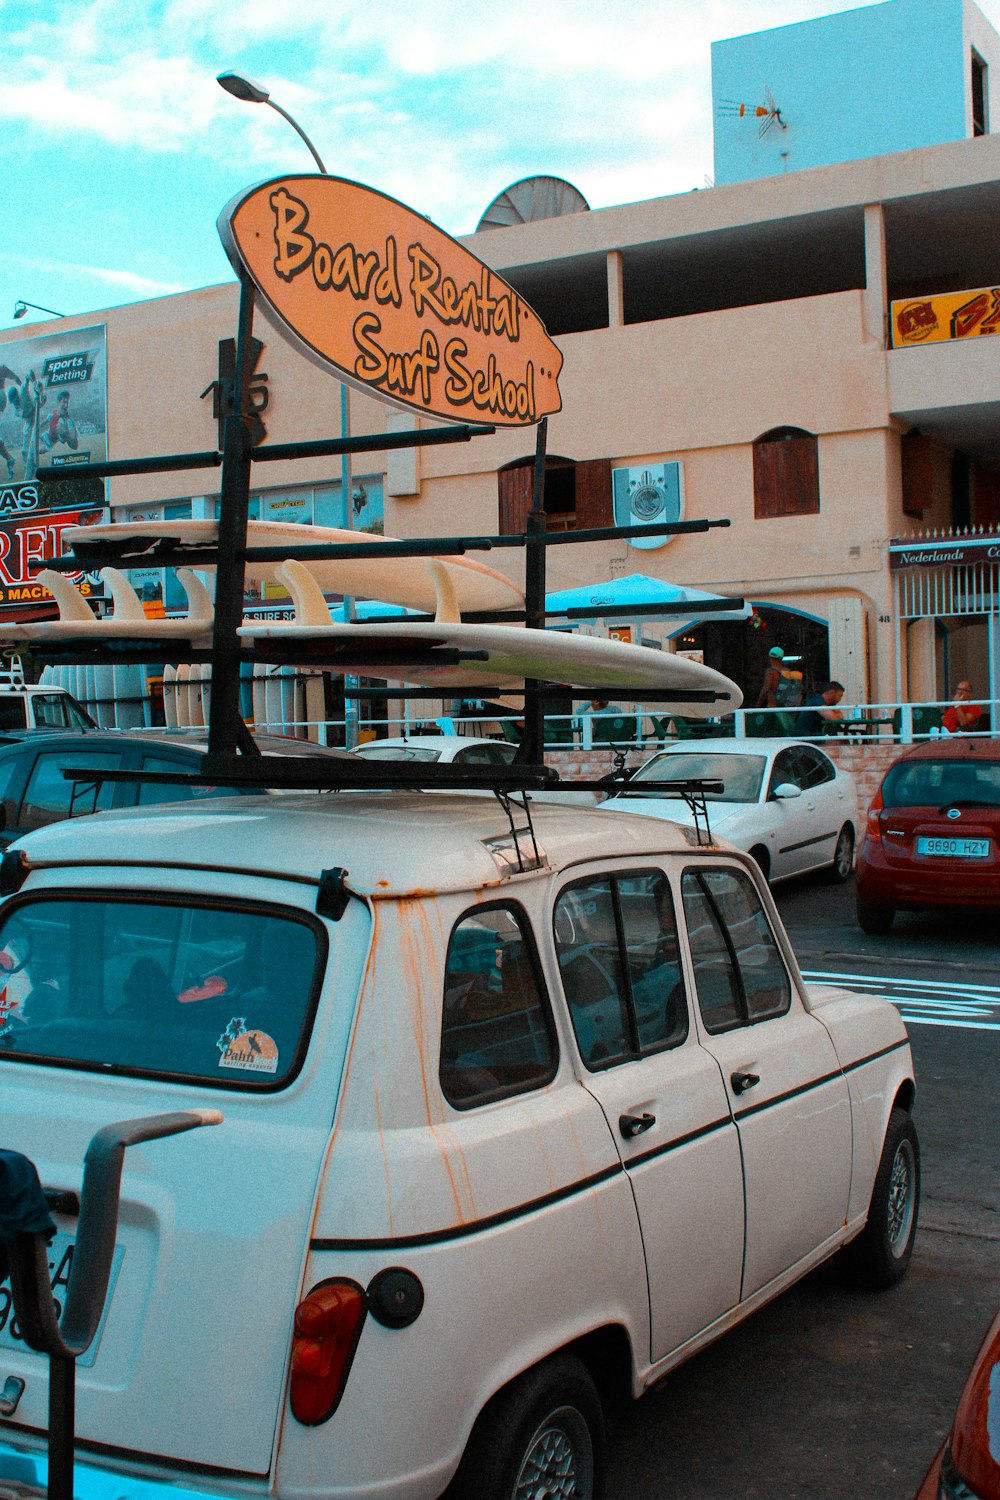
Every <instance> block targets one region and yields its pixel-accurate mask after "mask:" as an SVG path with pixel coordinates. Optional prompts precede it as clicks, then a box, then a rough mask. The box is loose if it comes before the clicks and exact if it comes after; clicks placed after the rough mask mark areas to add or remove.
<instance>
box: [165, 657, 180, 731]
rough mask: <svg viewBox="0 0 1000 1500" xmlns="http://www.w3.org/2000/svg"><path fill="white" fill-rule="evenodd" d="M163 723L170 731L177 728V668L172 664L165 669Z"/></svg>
mask: <svg viewBox="0 0 1000 1500" xmlns="http://www.w3.org/2000/svg"><path fill="white" fill-rule="evenodd" d="M163 722H164V724H165V725H166V727H167V728H168V729H176V728H177V668H176V667H175V666H174V665H173V663H172V662H167V664H166V665H165V666H164V668H163Z"/></svg>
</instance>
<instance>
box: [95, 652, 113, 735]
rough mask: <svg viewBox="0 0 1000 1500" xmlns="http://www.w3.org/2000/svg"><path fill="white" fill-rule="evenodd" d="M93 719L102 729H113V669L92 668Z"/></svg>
mask: <svg viewBox="0 0 1000 1500" xmlns="http://www.w3.org/2000/svg"><path fill="white" fill-rule="evenodd" d="M94 710H95V711H94V718H95V719H96V720H97V722H98V724H100V726H101V728H102V729H113V728H114V727H115V669H114V667H111V666H96V667H95V668H94Z"/></svg>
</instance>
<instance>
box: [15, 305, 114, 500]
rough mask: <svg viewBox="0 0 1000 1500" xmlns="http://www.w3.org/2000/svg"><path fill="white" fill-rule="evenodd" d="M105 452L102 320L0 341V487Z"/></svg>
mask: <svg viewBox="0 0 1000 1500" xmlns="http://www.w3.org/2000/svg"><path fill="white" fill-rule="evenodd" d="M107 456H108V361H107V338H106V330H105V327H104V324H103V323H102V324H100V325H98V326H96V327H94V328H74V329H70V330H65V331H64V330H60V332H58V333H43V334H38V335H36V336H35V337H34V338H30V339H14V340H11V341H10V342H9V343H0V486H2V487H4V488H5V489H6V488H11V487H13V488H15V489H17V488H20V486H22V485H30V484H33V483H34V482H35V481H36V480H38V479H44V478H45V476H46V473H47V472H50V471H52V470H54V469H65V468H71V467H75V466H76V465H78V464H91V463H101V462H103V461H104V460H105V459H106V458H107Z"/></svg>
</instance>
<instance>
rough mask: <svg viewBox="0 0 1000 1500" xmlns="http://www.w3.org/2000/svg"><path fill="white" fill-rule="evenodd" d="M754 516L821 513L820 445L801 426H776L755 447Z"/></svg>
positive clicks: (760, 518) (763, 517)
mask: <svg viewBox="0 0 1000 1500" xmlns="http://www.w3.org/2000/svg"><path fill="white" fill-rule="evenodd" d="M753 513H754V515H755V516H756V517H757V519H758V520H766V519H770V518H772V517H774V516H815V515H818V514H819V445H818V443H817V441H816V436H815V434H814V433H812V432H803V430H802V428H801V427H775V428H773V429H772V430H771V431H770V432H765V433H762V434H761V436H760V437H759V438H757V439H756V441H755V442H754V445H753Z"/></svg>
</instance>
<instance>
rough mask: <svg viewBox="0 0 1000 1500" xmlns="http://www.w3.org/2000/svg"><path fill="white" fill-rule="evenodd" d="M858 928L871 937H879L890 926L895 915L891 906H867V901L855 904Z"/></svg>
mask: <svg viewBox="0 0 1000 1500" xmlns="http://www.w3.org/2000/svg"><path fill="white" fill-rule="evenodd" d="M857 913H858V926H859V927H860V928H861V931H862V932H867V933H868V934H869V935H870V936H871V937H881V936H882V934H883V933H885V932H888V931H889V928H890V927H891V926H892V919H893V917H894V916H895V915H896V911H895V908H894V907H892V906H869V905H868V903H867V901H859V902H858V903H857Z"/></svg>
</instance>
